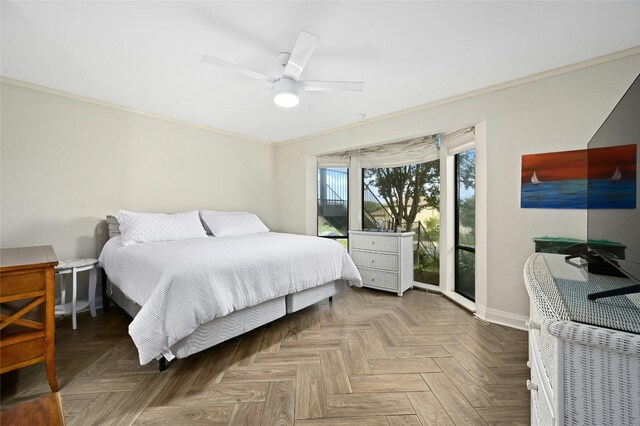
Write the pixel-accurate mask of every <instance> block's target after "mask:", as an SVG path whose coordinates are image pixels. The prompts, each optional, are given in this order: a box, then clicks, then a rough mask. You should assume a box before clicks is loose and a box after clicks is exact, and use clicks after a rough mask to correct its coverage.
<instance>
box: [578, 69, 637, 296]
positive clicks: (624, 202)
mask: <svg viewBox="0 0 640 426" xmlns="http://www.w3.org/2000/svg"><path fill="white" fill-rule="evenodd" d="M639 142H640V75H639V76H638V77H636V79H635V81H634V82H633V83H632V84H631V87H630V88H629V89H628V90H627V92H626V93H625V94H624V96H623V97H622V98H621V99H620V101H619V102H618V104H617V105H616V107H615V108H614V109H613V111H612V112H611V114H610V115H609V117H607V119H606V120H605V121H604V123H603V124H602V126H600V128H599V129H598V131H597V132H596V133H595V135H594V136H593V138H591V140H590V141H589V144H588V147H587V148H588V150H587V167H588V177H589V179H588V184H587V197H588V202H587V206H588V210H587V246H588V249H589V253H587V254H586V255H585V256H583V257H584V258H585V259H586V260H587V262H588V266H587V269H588V270H589V272H590V273H595V274H604V275H615V276H622V277H627V278H629V280H630V281H629V284H630V285H629V286H627V287H623V288H620V289H616V290H608V291H602V292H597V293H591V294H589V296H588V298H589V299H591V300H595V299H599V298H601V297H609V296H615V295H621V294H629V293H635V292H640V209H639V208H638V200H639V197H638V189H640V185H638V172H637V165H639V164H640V159H639V157H638V156H639V155H640V150H639V149H638V143H639ZM634 153H635V161H633V160H634V158H633V156H634ZM610 242H611V243H612V244H613V246H612V245H610V244H609V243H610ZM612 248H613V249H612Z"/></svg>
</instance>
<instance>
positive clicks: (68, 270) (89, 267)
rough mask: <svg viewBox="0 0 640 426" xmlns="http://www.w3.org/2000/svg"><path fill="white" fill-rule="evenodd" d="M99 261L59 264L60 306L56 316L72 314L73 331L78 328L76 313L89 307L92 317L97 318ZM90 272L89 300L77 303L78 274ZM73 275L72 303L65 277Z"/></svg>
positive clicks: (76, 260) (76, 261) (66, 261)
mask: <svg viewBox="0 0 640 426" xmlns="http://www.w3.org/2000/svg"><path fill="white" fill-rule="evenodd" d="M97 264H98V259H70V260H64V261H61V262H60V263H58V266H56V274H58V275H59V276H60V290H61V295H60V303H61V304H60V305H56V315H65V314H68V313H69V312H71V320H72V323H73V329H74V330H75V329H76V328H77V323H76V312H77V311H78V310H82V309H84V308H86V307H87V306H89V310H90V311H91V316H93V317H95V316H96V281H97V268H96V266H97ZM82 271H89V300H88V301H77V296H78V272H82ZM66 274H72V277H73V294H72V297H71V303H66V301H67V289H66V286H65V282H64V275H66Z"/></svg>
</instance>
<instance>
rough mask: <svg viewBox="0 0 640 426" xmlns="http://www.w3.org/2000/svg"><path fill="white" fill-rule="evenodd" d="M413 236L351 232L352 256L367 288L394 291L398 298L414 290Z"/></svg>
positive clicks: (408, 233) (350, 249)
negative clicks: (407, 291)
mask: <svg viewBox="0 0 640 426" xmlns="http://www.w3.org/2000/svg"><path fill="white" fill-rule="evenodd" d="M414 234H415V232H397V233H392V232H369V231H349V254H350V255H351V258H352V259H353V262H354V263H355V264H356V267H357V268H358V271H359V272H360V275H361V276H362V285H363V286H364V287H370V288H375V289H378V290H384V291H392V292H394V293H397V294H398V296H402V294H403V293H404V292H405V291H406V290H408V289H409V288H411V287H413V235H414Z"/></svg>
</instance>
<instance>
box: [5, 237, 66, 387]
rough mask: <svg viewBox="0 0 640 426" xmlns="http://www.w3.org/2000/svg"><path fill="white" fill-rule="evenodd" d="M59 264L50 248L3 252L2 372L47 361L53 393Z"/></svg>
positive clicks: (48, 375) (13, 249) (29, 248)
mask: <svg viewBox="0 0 640 426" xmlns="http://www.w3.org/2000/svg"><path fill="white" fill-rule="evenodd" d="M57 264H58V258H57V257H56V254H55V252H54V251H53V247H51V246H40V247H22V248H11V249H1V250H0V373H5V372H7V371H12V370H15V369H17V368H22V367H26V366H28V365H32V364H36V363H39V362H43V361H45V362H46V368H47V379H48V380H49V386H50V387H51V390H52V391H54V392H57V391H58V382H57V380H56V369H55V322H54V321H55V292H54V291H55V290H54V289H55V269H54V268H55V266H56V265H57Z"/></svg>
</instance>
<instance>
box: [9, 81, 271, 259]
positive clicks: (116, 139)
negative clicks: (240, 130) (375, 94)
mask: <svg viewBox="0 0 640 426" xmlns="http://www.w3.org/2000/svg"><path fill="white" fill-rule="evenodd" d="M1 125H2V130H1V140H0V143H1V151H0V155H1V164H0V166H1V175H0V177H1V182H0V184H1V222H0V226H1V228H0V243H1V246H2V247H17V246H30V245H40V244H52V245H53V246H54V248H55V250H56V253H57V254H58V257H59V258H60V259H65V258H72V257H89V256H90V257H95V256H97V254H98V253H97V250H98V249H97V245H98V240H100V239H101V236H100V237H99V238H96V237H97V235H96V233H97V232H98V229H100V228H98V227H97V225H98V223H99V221H101V220H102V219H104V217H105V215H106V214H114V213H117V212H118V210H119V209H128V210H134V211H147V212H180V211H187V210H197V209H220V210H236V209H238V210H250V211H254V212H256V213H257V214H258V215H260V217H262V218H263V220H264V221H265V223H266V224H267V226H270V227H275V226H276V225H277V223H276V222H277V220H276V218H277V216H276V211H275V201H274V197H273V195H272V194H273V188H274V169H273V147H272V146H271V145H269V144H265V143H260V142H255V141H249V140H245V139H241V138H238V137H233V136H229V135H225V134H222V133H217V132H213V131H209V130H205V129H200V128H196V127H192V126H188V125H183V124H177V123H173V122H170V121H166V120H162V119H157V118H151V117H147V116H144V115H140V114H135V113H131V112H126V111H123V110H119V109H115V108H109V107H105V106H100V105H96V104H92V103H89V102H84V101H81V100H76V99H70V98H67V97H63V96H58V95H54V94H49V93H45V92H41V91H37V90H32V89H28V88H24V87H18V86H15V85H13V84H6V83H3V84H2V86H1Z"/></svg>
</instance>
